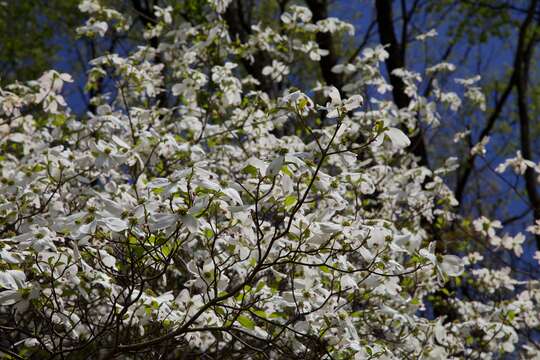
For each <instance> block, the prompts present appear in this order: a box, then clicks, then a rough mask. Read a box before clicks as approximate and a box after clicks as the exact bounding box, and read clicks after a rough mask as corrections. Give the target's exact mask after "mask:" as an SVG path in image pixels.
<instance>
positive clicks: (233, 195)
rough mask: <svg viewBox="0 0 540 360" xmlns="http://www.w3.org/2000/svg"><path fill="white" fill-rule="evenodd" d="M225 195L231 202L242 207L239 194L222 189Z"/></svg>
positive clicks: (231, 190) (233, 190)
mask: <svg viewBox="0 0 540 360" xmlns="http://www.w3.org/2000/svg"><path fill="white" fill-rule="evenodd" d="M221 191H222V192H223V193H224V194H225V195H227V196H228V197H229V198H230V199H231V200H232V201H234V202H235V203H236V204H238V205H244V203H243V201H242V198H241V197H240V194H239V193H238V191H236V190H235V189H231V188H228V189H223V190H221Z"/></svg>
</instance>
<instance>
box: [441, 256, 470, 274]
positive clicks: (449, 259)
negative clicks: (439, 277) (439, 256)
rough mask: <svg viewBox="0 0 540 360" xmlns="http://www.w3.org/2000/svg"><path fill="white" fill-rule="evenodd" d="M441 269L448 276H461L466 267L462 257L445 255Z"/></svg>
mask: <svg viewBox="0 0 540 360" xmlns="http://www.w3.org/2000/svg"><path fill="white" fill-rule="evenodd" d="M441 269H442V271H443V272H444V273H446V274H447V275H448V276H459V275H461V273H463V270H464V267H463V262H462V261H461V258H460V257H457V256H455V255H444V256H443V260H442V262H441Z"/></svg>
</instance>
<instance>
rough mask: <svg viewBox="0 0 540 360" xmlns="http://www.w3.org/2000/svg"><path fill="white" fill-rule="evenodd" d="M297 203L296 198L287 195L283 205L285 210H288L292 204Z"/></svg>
mask: <svg viewBox="0 0 540 360" xmlns="http://www.w3.org/2000/svg"><path fill="white" fill-rule="evenodd" d="M297 201H298V199H297V198H296V196H294V195H289V196H287V197H286V198H285V200H284V201H283V205H285V209H290V208H291V207H293V205H294V204H296V202H297Z"/></svg>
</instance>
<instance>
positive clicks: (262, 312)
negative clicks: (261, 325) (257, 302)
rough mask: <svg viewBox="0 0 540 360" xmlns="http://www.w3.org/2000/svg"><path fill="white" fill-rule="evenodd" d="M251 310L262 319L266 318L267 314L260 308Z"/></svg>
mask: <svg viewBox="0 0 540 360" xmlns="http://www.w3.org/2000/svg"><path fill="white" fill-rule="evenodd" d="M251 312H252V313H254V314H255V315H257V316H258V317H261V318H263V319H266V318H267V317H268V315H266V313H265V312H264V311H262V310H251Z"/></svg>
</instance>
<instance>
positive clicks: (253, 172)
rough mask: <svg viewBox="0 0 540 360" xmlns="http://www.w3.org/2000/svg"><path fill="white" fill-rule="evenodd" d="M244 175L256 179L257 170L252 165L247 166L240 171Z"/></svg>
mask: <svg viewBox="0 0 540 360" xmlns="http://www.w3.org/2000/svg"><path fill="white" fill-rule="evenodd" d="M242 172H243V173H244V174H248V175H251V176H252V177H257V168H256V167H255V166H253V165H248V166H246V167H245V168H243V169H242Z"/></svg>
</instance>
